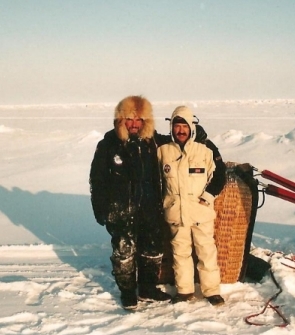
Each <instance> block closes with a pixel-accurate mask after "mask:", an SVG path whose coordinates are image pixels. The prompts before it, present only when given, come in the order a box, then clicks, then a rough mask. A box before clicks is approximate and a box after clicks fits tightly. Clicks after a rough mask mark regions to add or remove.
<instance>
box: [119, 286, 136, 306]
mask: <svg viewBox="0 0 295 335" xmlns="http://www.w3.org/2000/svg"><path fill="white" fill-rule="evenodd" d="M121 302H122V306H123V308H124V309H126V310H132V309H136V308H137V295H136V292H135V290H122V291H121Z"/></svg>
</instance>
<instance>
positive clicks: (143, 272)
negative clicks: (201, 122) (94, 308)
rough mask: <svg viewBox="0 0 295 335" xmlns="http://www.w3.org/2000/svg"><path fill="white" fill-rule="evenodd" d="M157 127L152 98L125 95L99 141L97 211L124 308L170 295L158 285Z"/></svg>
mask: <svg viewBox="0 0 295 335" xmlns="http://www.w3.org/2000/svg"><path fill="white" fill-rule="evenodd" d="M154 133H155V130H154V119H153V115H152V106H151V104H150V102H149V101H148V100H146V99H145V98H143V97H141V96H130V97H127V98H125V99H123V100H122V101H121V102H119V104H118V105H117V107H116V109H115V119H114V129H113V130H111V131H109V132H107V133H106V134H105V136H104V139H103V140H102V141H100V142H99V143H98V145H97V148H96V152H95V155H94V159H93V161H92V165H91V171H90V189H91V201H92V207H93V211H94V215H95V218H96V220H97V222H98V223H99V224H101V225H105V226H106V229H107V231H108V232H109V234H110V235H111V237H112V241H111V242H112V247H113V253H112V256H111V262H112V265H113V272H112V273H113V275H114V277H115V280H116V283H117V285H118V287H119V289H120V291H121V302H122V305H123V308H125V309H134V308H136V307H137V300H138V299H139V300H144V301H166V300H167V301H169V300H170V299H171V297H170V295H169V294H167V293H165V292H163V291H161V290H160V289H159V288H157V287H156V285H157V283H158V277H159V273H160V268H161V261H162V256H163V254H162V252H163V251H162V234H161V226H162V220H163V212H162V211H163V210H162V197H161V178H160V173H159V167H158V160H157V145H156V142H155V138H154ZM159 139H160V136H159ZM137 284H138V285H137ZM137 286H138V297H137V293H136V290H137Z"/></svg>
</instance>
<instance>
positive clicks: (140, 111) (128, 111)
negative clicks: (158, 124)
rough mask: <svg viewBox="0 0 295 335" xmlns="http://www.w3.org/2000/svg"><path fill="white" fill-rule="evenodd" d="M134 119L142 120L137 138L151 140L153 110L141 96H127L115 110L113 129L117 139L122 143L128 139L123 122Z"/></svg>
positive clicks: (153, 128) (153, 129)
mask: <svg viewBox="0 0 295 335" xmlns="http://www.w3.org/2000/svg"><path fill="white" fill-rule="evenodd" d="M134 117H138V118H141V119H143V127H142V129H141V131H140V133H139V136H140V137H141V138H143V139H145V140H148V139H150V138H152V137H153V135H154V131H155V125H154V117H153V108H152V105H151V103H150V102H149V101H148V100H147V99H145V98H143V97H142V96H129V97H127V98H125V99H123V100H121V101H120V102H119V103H118V105H117V107H116V108H115V118H114V127H115V131H116V134H117V136H118V138H119V139H120V140H121V141H123V142H126V141H127V140H128V139H129V134H128V131H127V128H126V126H125V120H126V118H134Z"/></svg>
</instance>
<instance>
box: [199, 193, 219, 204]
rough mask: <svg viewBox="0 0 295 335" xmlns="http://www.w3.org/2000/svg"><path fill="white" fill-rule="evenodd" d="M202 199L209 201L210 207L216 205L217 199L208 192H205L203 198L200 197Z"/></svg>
mask: <svg viewBox="0 0 295 335" xmlns="http://www.w3.org/2000/svg"><path fill="white" fill-rule="evenodd" d="M200 199H204V200H205V201H207V202H208V203H209V205H211V204H213V203H214V200H215V197H214V196H213V195H212V194H210V193H208V192H206V191H205V192H204V193H203V194H202V195H201V196H200Z"/></svg>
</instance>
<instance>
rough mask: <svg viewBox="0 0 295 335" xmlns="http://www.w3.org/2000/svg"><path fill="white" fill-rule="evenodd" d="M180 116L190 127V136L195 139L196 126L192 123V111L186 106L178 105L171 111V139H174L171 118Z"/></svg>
mask: <svg viewBox="0 0 295 335" xmlns="http://www.w3.org/2000/svg"><path fill="white" fill-rule="evenodd" d="M177 116H178V117H181V118H182V119H184V120H185V121H186V122H187V124H188V125H189V127H190V131H191V132H190V135H191V136H190V138H192V139H193V140H194V139H195V137H196V129H195V128H196V126H195V124H194V115H193V112H192V111H191V110H190V109H189V108H188V107H186V106H179V107H177V108H176V109H175V110H174V112H173V113H172V116H171V120H170V133H171V137H172V140H173V141H174V137H173V120H174V119H175V118H176V117H177Z"/></svg>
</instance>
